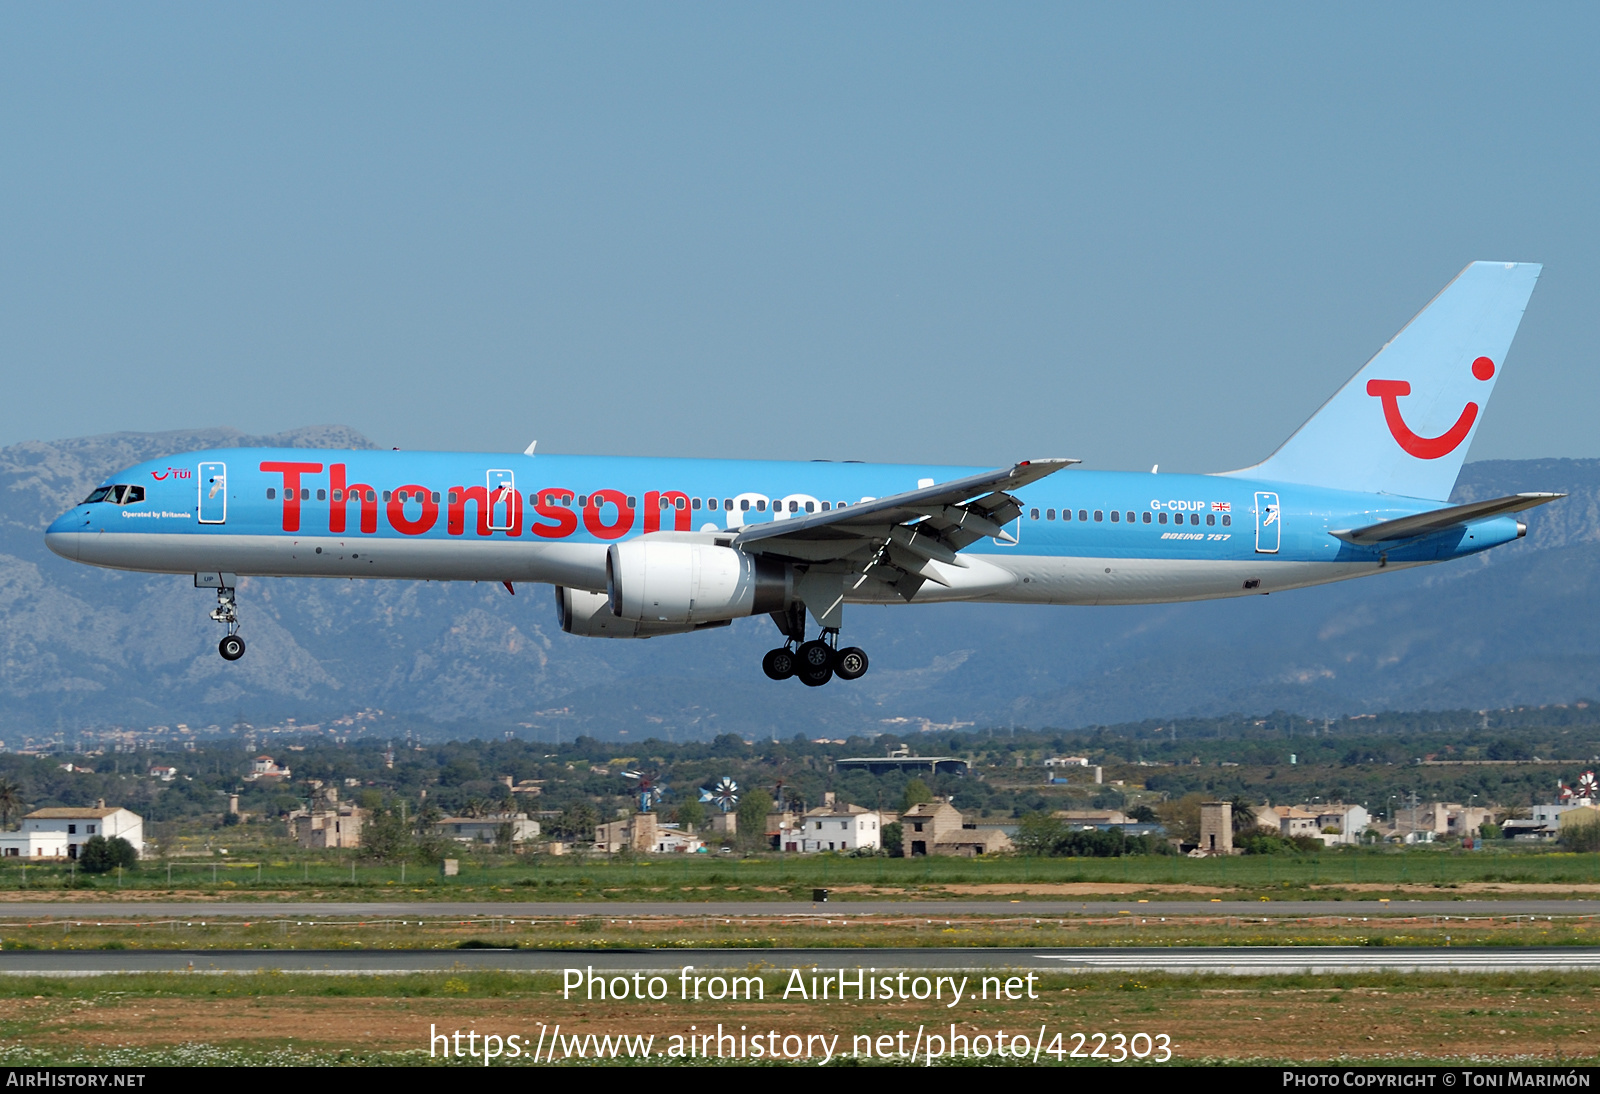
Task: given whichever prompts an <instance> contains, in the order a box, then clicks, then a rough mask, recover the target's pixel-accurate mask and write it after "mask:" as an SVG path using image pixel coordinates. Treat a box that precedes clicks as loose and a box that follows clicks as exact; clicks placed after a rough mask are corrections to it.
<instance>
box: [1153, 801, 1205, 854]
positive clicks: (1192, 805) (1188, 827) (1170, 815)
mask: <svg viewBox="0 0 1600 1094" xmlns="http://www.w3.org/2000/svg"><path fill="white" fill-rule="evenodd" d="M1208 800H1209V798H1208V797H1207V795H1205V794H1185V795H1184V796H1183V797H1181V798H1178V799H1176V800H1174V801H1164V802H1162V803H1161V804H1160V805H1158V806H1156V815H1157V816H1159V817H1160V818H1161V823H1162V824H1164V825H1166V828H1167V835H1169V836H1172V837H1174V838H1176V839H1180V840H1182V841H1183V842H1184V843H1195V844H1197V843H1199V842H1200V803H1201V802H1203V801H1208Z"/></svg>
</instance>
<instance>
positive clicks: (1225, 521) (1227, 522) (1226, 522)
mask: <svg viewBox="0 0 1600 1094" xmlns="http://www.w3.org/2000/svg"><path fill="white" fill-rule="evenodd" d="M1222 526H1223V527H1224V528H1231V527H1233V518H1232V517H1230V516H1229V515H1228V514H1226V513H1224V514H1222Z"/></svg>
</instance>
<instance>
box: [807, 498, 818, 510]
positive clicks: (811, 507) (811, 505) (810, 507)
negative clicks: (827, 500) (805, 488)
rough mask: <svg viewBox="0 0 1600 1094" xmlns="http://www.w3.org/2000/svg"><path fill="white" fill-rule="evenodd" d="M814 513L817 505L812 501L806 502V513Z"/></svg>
mask: <svg viewBox="0 0 1600 1094" xmlns="http://www.w3.org/2000/svg"><path fill="white" fill-rule="evenodd" d="M816 511H817V503H816V502H814V501H808V502H806V512H808V513H815V512H816Z"/></svg>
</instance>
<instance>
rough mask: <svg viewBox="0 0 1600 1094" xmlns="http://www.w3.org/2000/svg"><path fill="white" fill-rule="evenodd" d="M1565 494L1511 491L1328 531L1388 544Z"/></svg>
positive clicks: (1363, 541) (1519, 509) (1350, 539)
mask: <svg viewBox="0 0 1600 1094" xmlns="http://www.w3.org/2000/svg"><path fill="white" fill-rule="evenodd" d="M1564 497H1566V495H1565V494H1512V495H1510V496H1509V497H1504V498H1493V499H1491V500H1489V501H1474V502H1468V503H1467V504H1466V505H1452V506H1450V507H1449V508H1446V509H1434V510H1432V511H1431V512H1427V513H1418V514H1416V515H1415V516H1410V517H1400V518H1399V519H1397V520H1386V521H1383V522H1382V523H1380V524H1369V525H1367V526H1366V527H1365V528H1349V529H1344V530H1341V531H1338V532H1332V533H1329V534H1330V535H1334V536H1337V537H1338V538H1339V539H1342V540H1344V541H1345V542H1346V543H1354V544H1357V545H1358V546H1361V545H1366V544H1370V543H1388V542H1392V541H1394V540H1398V539H1415V538H1416V537H1417V536H1426V535H1430V534H1432V533H1434V532H1442V531H1444V530H1445V529H1446V528H1453V527H1455V526H1456V525H1458V524H1469V523H1471V522H1472V521H1475V520H1484V519H1486V518H1488V517H1498V516H1502V515H1504V514H1506V513H1520V512H1522V511H1523V510H1524V509H1532V508H1533V507H1534V506H1536V505H1543V504H1545V503H1546V502H1551V501H1555V500H1556V499H1557V498H1564Z"/></svg>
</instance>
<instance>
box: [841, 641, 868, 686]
mask: <svg viewBox="0 0 1600 1094" xmlns="http://www.w3.org/2000/svg"><path fill="white" fill-rule="evenodd" d="M833 671H834V672H836V673H837V674H838V675H839V679H841V680H859V679H861V678H862V677H863V676H865V675H866V674H867V651H866V650H864V649H862V648H861V647H860V646H846V647H845V648H844V649H842V650H840V651H839V652H838V653H836V654H834V655H833Z"/></svg>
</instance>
